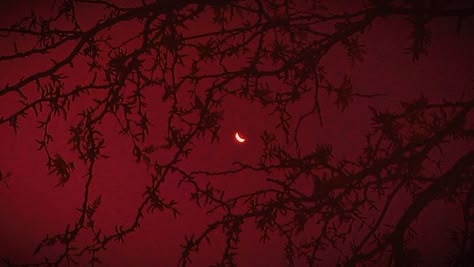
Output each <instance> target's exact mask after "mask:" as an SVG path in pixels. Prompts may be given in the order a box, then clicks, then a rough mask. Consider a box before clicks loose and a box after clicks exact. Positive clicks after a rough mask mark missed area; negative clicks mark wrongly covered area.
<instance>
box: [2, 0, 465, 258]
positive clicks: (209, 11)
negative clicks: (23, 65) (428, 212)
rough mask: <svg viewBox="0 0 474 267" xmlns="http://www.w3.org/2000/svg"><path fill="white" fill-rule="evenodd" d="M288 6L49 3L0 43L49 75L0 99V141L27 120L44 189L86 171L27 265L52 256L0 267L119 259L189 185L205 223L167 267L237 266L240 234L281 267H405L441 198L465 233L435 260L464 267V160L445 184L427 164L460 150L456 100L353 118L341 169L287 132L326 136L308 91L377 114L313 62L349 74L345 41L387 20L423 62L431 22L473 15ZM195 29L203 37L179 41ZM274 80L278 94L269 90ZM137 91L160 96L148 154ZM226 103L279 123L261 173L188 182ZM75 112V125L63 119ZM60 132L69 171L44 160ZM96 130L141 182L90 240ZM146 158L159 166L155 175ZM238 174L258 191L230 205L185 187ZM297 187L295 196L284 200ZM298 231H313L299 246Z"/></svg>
mask: <svg viewBox="0 0 474 267" xmlns="http://www.w3.org/2000/svg"><path fill="white" fill-rule="evenodd" d="M303 2H304V1H296V0H294V1H293V0H288V1H281V2H279V1H270V0H256V1H243V0H242V1H237V0H235V1H230V0H229V1H213V0H212V1H211V0H209V1H207V0H200V1H198V0H192V1H189V0H175V1H143V2H142V3H138V2H137V3H136V5H135V6H122V5H120V4H119V3H116V2H114V1H105V0H65V1H57V2H56V1H55V4H54V5H53V6H52V7H51V10H50V17H47V16H42V15H37V14H35V12H32V14H31V15H30V16H27V17H24V18H21V19H19V20H18V22H17V23H15V24H13V25H10V26H8V27H0V36H1V38H2V39H4V40H7V41H9V42H10V43H11V44H12V45H11V46H12V49H11V51H4V52H2V53H5V54H3V55H0V63H2V64H8V63H9V62H17V61H20V62H25V60H26V61H27V60H38V58H42V59H44V62H49V63H50V64H49V65H48V66H47V67H43V68H42V69H40V70H37V71H30V73H28V74H27V75H26V76H25V77H22V78H19V79H17V80H13V81H7V82H6V85H4V86H3V88H1V89H0V98H2V99H5V101H6V99H12V98H15V99H16V101H18V103H19V105H20V106H15V107H14V108H11V109H10V110H8V112H7V113H6V114H0V125H2V127H3V125H8V126H9V127H11V128H12V129H13V130H14V131H15V133H17V132H18V131H20V130H21V127H20V123H22V122H23V121H26V120H27V119H30V120H31V119H35V120H37V123H38V129H39V131H40V132H41V138H40V139H37V140H36V142H37V143H38V150H39V151H42V152H43V153H44V155H45V158H46V167H47V169H48V172H49V175H55V176H56V177H57V178H58V183H57V186H62V187H64V186H67V184H68V182H69V181H70V180H71V179H76V178H77V177H78V176H79V174H78V173H77V170H76V169H78V168H81V167H83V168H85V169H86V170H87V172H86V175H84V178H85V184H84V187H83V197H82V201H81V202H82V203H81V205H80V207H79V208H77V210H78V212H79V215H78V216H77V218H76V219H75V220H74V221H73V222H72V223H70V224H68V225H67V226H66V227H65V229H64V231H59V232H58V233H56V234H54V235H46V236H45V237H44V239H43V240H41V241H40V242H39V243H38V245H37V247H36V249H35V250H34V254H36V255H41V253H42V252H43V251H44V249H45V248H47V247H52V246H56V245H59V246H60V247H61V248H62V249H61V253H60V254H58V255H56V256H55V257H54V258H47V257H45V258H44V260H43V261H40V262H36V263H24V262H17V259H4V263H5V264H6V265H8V266H60V265H64V264H67V265H74V264H78V262H79V260H80V259H84V258H87V259H88V262H89V264H90V265H95V264H99V263H101V260H100V255H101V253H103V251H104V250H105V249H106V248H107V247H108V246H109V245H110V243H112V242H122V243H124V242H125V240H126V238H127V237H128V236H129V235H131V234H132V233H134V232H136V231H138V230H139V228H140V224H141V222H142V220H143V219H144V217H145V216H147V215H148V214H152V213H155V212H160V213H170V214H172V215H173V216H174V217H177V218H180V216H182V215H184V214H182V213H183V212H182V211H181V210H180V204H179V203H178V201H177V200H176V199H168V198H166V197H165V194H163V189H162V188H163V185H165V184H173V183H176V184H177V189H176V190H180V187H181V186H184V185H186V186H190V187H191V188H192V191H191V192H190V193H189V201H191V202H193V203H195V204H196V206H197V207H198V208H200V209H205V210H206V211H207V213H208V214H213V215H215V216H216V219H215V220H214V219H213V220H212V221H211V222H209V224H208V225H207V227H205V228H204V229H201V231H200V232H196V233H193V234H188V235H187V236H185V239H184V241H183V244H182V248H181V249H182V253H181V257H180V259H177V263H178V266H188V265H190V264H192V256H193V255H194V254H196V253H199V249H200V247H203V246H206V242H210V241H211V240H212V238H213V236H215V235H216V234H217V233H219V232H220V231H222V233H223V235H224V237H225V238H224V244H223V245H222V248H223V250H222V253H221V254H220V255H219V257H218V259H216V260H215V265H214V266H236V265H237V263H236V259H237V257H238V254H237V252H238V249H239V244H240V239H241V235H242V232H243V231H244V230H243V225H244V224H251V225H252V224H254V225H255V228H256V230H257V231H258V232H259V233H260V234H261V240H262V242H265V241H267V240H269V239H271V238H273V237H275V236H277V237H281V238H282V239H283V240H284V241H285V251H284V253H285V256H286V259H287V262H286V263H287V264H288V265H289V266H298V265H299V264H298V262H300V261H301V260H303V261H305V262H306V264H307V265H308V266H317V265H319V262H320V261H322V258H323V257H324V256H323V255H324V253H328V252H331V253H336V254H337V255H338V264H339V265H340V266H342V265H344V266H364V265H365V264H370V263H373V262H378V261H379V260H382V261H383V262H387V263H388V264H389V265H390V266H392V265H394V266H413V265H416V264H417V263H418V262H419V260H420V259H419V251H418V250H417V249H416V248H411V247H410V240H411V239H412V238H413V235H414V234H413V229H412V227H413V222H414V221H415V220H416V219H417V218H418V217H419V216H420V214H421V213H422V212H423V210H424V209H425V208H426V207H428V206H429V205H431V204H432V202H433V201H435V200H439V199H442V200H447V201H452V202H454V203H456V204H458V205H460V206H462V207H463V218H464V221H463V227H462V228H461V229H460V230H459V231H456V232H453V236H454V237H455V238H454V239H455V241H460V244H459V245H458V246H457V248H458V250H459V251H456V252H454V254H453V257H452V258H450V261H451V263H452V264H454V265H456V266H467V264H468V263H469V259H470V258H469V257H470V256H471V255H472V238H473V231H472V229H473V226H472V225H473V223H474V221H473V218H474V216H473V215H472V201H473V187H472V178H473V166H474V154H473V151H472V150H469V151H467V152H466V153H464V154H463V155H459V157H458V159H457V160H456V161H455V163H454V164H453V165H452V166H451V168H449V169H447V170H443V173H441V172H439V173H437V172H435V171H432V168H430V166H433V165H435V166H438V167H439V166H440V164H441V161H442V157H440V156H435V154H434V151H435V150H437V149H438V150H442V149H443V148H445V147H448V146H449V145H450V144H451V143H453V142H455V141H457V140H459V139H461V140H464V141H465V142H470V141H472V137H473V136H474V130H473V128H472V122H470V120H472V110H473V108H474V99H473V98H472V97H467V96H464V97H462V98H460V99H456V100H445V101H442V102H439V103H438V102H430V101H429V100H428V99H427V98H426V97H424V96H420V97H418V98H415V99H413V100H409V101H406V102H402V103H401V104H402V107H401V109H400V110H398V111H380V110H377V109H375V108H373V107H368V108H369V109H370V111H371V120H372V121H371V122H372V124H371V127H370V129H366V131H367V135H366V144H365V147H364V149H363V151H361V153H360V155H359V156H358V157H357V158H356V159H353V160H347V159H338V158H337V157H336V156H335V153H334V152H333V145H332V144H317V145H316V146H315V148H314V149H312V150H311V151H310V152H303V151H302V150H301V148H302V147H303V146H304V145H303V144H301V143H300V142H301V141H300V138H299V132H300V131H301V129H302V126H303V125H304V124H305V123H307V121H308V120H307V118H310V117H317V119H318V120H319V124H320V126H321V127H323V129H324V112H325V111H324V110H323V109H322V107H321V105H320V103H321V101H324V100H326V99H324V100H322V98H321V94H322V93H323V92H327V94H328V95H329V101H333V104H334V106H335V107H336V108H337V110H338V111H340V112H343V111H344V110H345V109H346V108H348V107H349V106H350V105H351V104H352V103H353V102H354V101H357V100H358V99H359V98H370V99H371V100H374V101H377V97H379V96H381V95H383V92H375V93H373V92H359V91H356V90H355V89H354V87H353V82H352V79H351V77H350V76H349V75H344V77H343V79H342V81H333V80H332V79H331V78H330V75H328V73H326V70H325V68H324V64H323V63H322V62H323V61H322V60H323V59H324V58H325V57H326V56H327V54H328V53H329V52H330V51H332V50H333V49H334V48H336V47H342V48H344V49H345V51H346V54H347V56H348V58H349V61H350V63H351V64H352V66H357V64H360V63H362V62H363V61H364V58H365V56H366V54H367V53H369V52H370V51H368V50H367V49H366V47H365V46H364V45H363V43H362V41H361V39H362V36H363V35H364V34H366V33H367V32H369V31H370V29H371V26H372V25H374V24H376V23H378V22H379V21H380V20H381V19H387V18H392V17H403V18H406V19H407V21H408V23H407V27H410V29H411V30H412V34H411V36H410V39H409V42H411V44H410V46H409V47H408V48H407V49H406V50H405V53H408V54H409V55H411V56H412V59H413V60H422V58H421V56H422V55H423V54H426V53H427V51H428V49H429V45H430V43H431V29H430V28H429V27H430V22H432V21H435V20H438V19H452V20H456V22H457V23H458V24H457V28H456V29H455V30H457V31H458V32H459V31H460V29H461V27H462V23H463V21H465V20H466V18H469V17H472V16H473V15H474V7H472V6H465V7H464V8H459V7H458V8H454V7H452V6H451V5H450V4H449V3H446V4H443V3H442V2H441V1H431V2H430V4H425V3H424V1H404V2H403V1H380V0H374V1H369V3H368V4H367V5H366V6H363V7H359V8H357V9H354V10H352V11H351V12H342V13H341V12H332V11H331V10H330V8H328V7H326V6H325V5H323V4H322V3H320V1H306V2H305V3H303ZM81 8H83V10H88V9H87V8H89V9H90V10H93V9H96V10H101V11H102V12H103V14H102V15H103V17H100V18H97V19H96V20H94V19H91V21H94V25H93V26H91V27H86V26H84V25H83V24H84V22H82V19H81V16H83V14H82V13H81V12H84V11H80V9H81ZM208 18H211V21H209V20H208ZM200 20H202V21H203V22H202V23H203V25H204V24H205V23H207V24H206V27H203V28H204V29H197V30H194V28H192V27H193V26H195V23H196V22H199V21H200ZM126 23H134V25H135V27H134V29H133V30H135V32H133V31H130V32H128V31H127V32H126V33H123V35H122V37H120V38H119V37H117V36H115V35H114V30H115V31H116V30H120V29H121V27H125V26H124V25H125V24H126ZM25 47H27V48H25ZM234 62H238V64H234ZM81 68H82V69H81ZM84 69H85V70H86V71H85V72H86V74H87V77H86V78H85V79H82V78H81V79H82V81H81V82H76V80H75V79H74V78H73V77H71V76H70V75H74V72H75V71H76V70H77V71H83V70H84ZM272 80H273V81H274V80H276V81H277V83H278V84H279V88H276V89H275V88H272V87H271V86H270V85H269V84H270V83H272ZM71 83H72V84H71ZM150 90H154V92H156V91H159V95H160V96H161V104H162V105H163V108H164V109H166V111H167V117H166V123H165V124H164V125H161V126H162V127H163V128H164V129H165V134H164V136H161V137H162V140H159V141H156V140H150V139H151V138H150V135H151V134H152V133H151V129H152V127H151V126H152V121H151V117H150V116H149V115H148V114H150V110H152V109H153V108H157V107H152V106H149V105H148V102H147V101H149V99H148V97H149V96H148V94H149V92H150ZM229 98H239V99H243V100H245V101H247V102H249V103H259V104H261V106H262V107H264V108H269V109H270V110H271V116H275V117H276V118H278V123H277V124H276V125H275V130H274V131H265V132H264V133H262V135H261V140H260V141H261V144H262V146H263V150H262V151H261V153H260V157H259V161H258V162H257V163H252V162H240V161H236V162H234V163H233V166H232V167H229V168H227V169H224V170H208V169H197V168H196V169H191V170H189V169H188V167H186V165H183V164H182V163H183V162H185V161H186V160H189V158H190V155H191V154H192V153H193V152H194V148H195V147H196V145H195V143H196V141H197V140H198V139H204V140H207V141H209V142H210V143H213V142H219V137H220V130H221V127H222V121H223V118H224V111H225V108H226V106H225V102H224V100H225V99H229ZM304 99H310V100H311V108H310V110H309V111H306V112H304V113H303V114H294V113H292V111H291V109H290V106H291V105H293V104H295V103H301V102H302V101H303V100H304ZM79 102H80V103H81V105H80V107H81V108H80V110H81V111H80V112H79V113H78V114H74V113H73V110H75V109H74V107H77V105H78V103H79ZM160 108H161V107H160ZM147 112H148V114H147ZM74 116H75V117H74ZM61 119H62V120H64V121H67V123H68V125H70V127H69V132H68V135H69V139H68V145H69V146H70V150H71V151H72V152H73V153H74V155H75V157H76V158H68V157H66V156H65V152H64V151H62V152H61V151H56V150H57V149H53V148H51V145H52V144H53V143H54V137H53V135H54V133H52V131H51V129H50V125H51V123H52V122H53V121H55V120H61ZM107 119H113V120H114V122H115V123H116V125H118V127H119V129H120V130H119V133H120V134H121V135H123V139H124V140H127V142H129V143H130V144H131V145H132V147H133V150H132V151H131V156H133V158H134V159H135V161H136V162H137V163H138V164H142V165H143V166H144V168H146V169H147V170H148V171H149V172H150V179H149V181H148V184H147V185H145V186H144V189H143V194H142V199H141V202H140V204H139V205H138V206H137V207H136V209H135V211H134V215H133V219H132V220H131V221H129V222H128V224H126V225H115V227H114V228H113V229H102V228H99V227H98V226H97V224H96V219H95V214H96V213H97V212H99V210H100V205H101V202H102V198H103V196H101V195H97V196H93V195H92V193H91V185H92V184H93V183H94V181H95V180H96V179H97V177H96V176H97V175H96V170H97V167H96V166H97V164H98V162H99V161H106V160H107V159H108V158H109V157H114V155H107V154H106V152H105V151H106V144H107V142H108V137H107V135H106V134H105V133H104V130H103V129H102V128H101V126H103V121H105V120H107ZM4 128H5V127H4ZM292 147H293V148H295V149H292ZM157 153H163V154H164V155H169V157H168V158H167V160H157V159H156V157H155V155H156V154H157ZM440 170H441V168H440ZM9 171H10V170H9ZM4 172H5V170H4ZM244 173H249V174H250V175H256V176H261V177H265V181H266V185H267V187H266V188H263V189H258V190H252V189H250V190H249V191H248V192H243V193H238V194H236V195H232V194H233V193H230V192H226V191H225V190H222V189H220V188H219V187H218V186H217V185H215V184H213V183H212V182H207V183H204V184H203V182H202V179H201V178H202V177H208V178H209V177H222V176H230V175H235V174H244ZM14 176H15V173H14V170H11V173H10V172H6V174H5V175H3V174H2V172H1V171H0V185H3V184H4V185H6V187H8V184H7V179H6V178H8V179H14ZM308 178H309V180H311V186H310V187H311V189H312V192H311V193H308V192H307V191H305V190H302V188H301V186H300V185H299V183H300V182H301V181H304V180H306V179H308ZM305 189H306V188H305ZM400 195H406V196H410V197H411V198H412V199H413V201H412V202H411V203H410V204H409V205H408V207H407V208H406V210H405V211H404V212H403V213H402V214H400V215H399V216H398V219H397V220H396V222H395V223H393V224H392V225H389V226H387V225H388V222H387V220H388V219H387V217H388V214H389V210H390V209H391V207H392V206H393V204H394V203H393V202H394V199H395V198H396V197H397V196H400ZM311 227H316V229H317V230H318V231H316V233H310V231H309V230H308V229H309V228H311ZM387 229H388V230H387ZM354 233H357V234H360V236H357V235H354ZM86 234H90V235H92V236H93V238H91V239H90V240H88V241H87V242H86V243H85V244H83V243H80V242H79V241H78V240H79V237H80V236H81V235H86ZM184 235H185V233H183V236H184ZM387 255H389V256H387Z"/></svg>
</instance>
